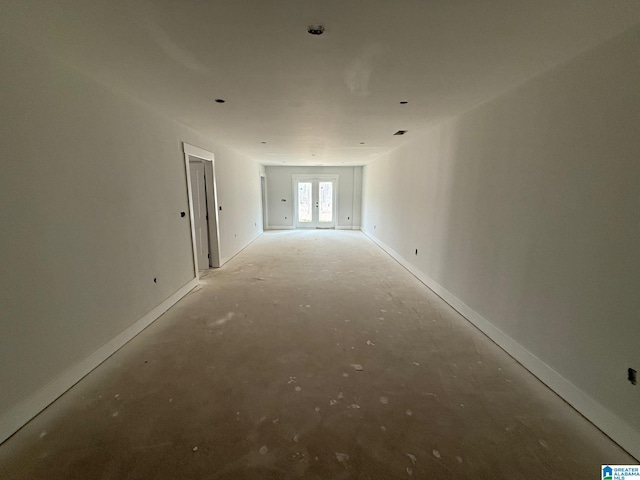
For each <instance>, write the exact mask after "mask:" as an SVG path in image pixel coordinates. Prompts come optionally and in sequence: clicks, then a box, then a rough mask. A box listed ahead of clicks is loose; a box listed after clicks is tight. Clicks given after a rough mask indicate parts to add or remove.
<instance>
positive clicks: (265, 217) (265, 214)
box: [260, 172, 269, 232]
mask: <svg viewBox="0 0 640 480" xmlns="http://www.w3.org/2000/svg"><path fill="white" fill-rule="evenodd" d="M260 195H261V196H262V198H261V201H262V231H263V232H264V231H265V230H269V209H268V208H267V174H266V173H264V172H260Z"/></svg>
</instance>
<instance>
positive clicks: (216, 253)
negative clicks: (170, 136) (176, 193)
mask: <svg viewBox="0 0 640 480" xmlns="http://www.w3.org/2000/svg"><path fill="white" fill-rule="evenodd" d="M182 150H183V152H184V168H185V173H186V176H187V198H188V199H189V221H190V222H191V248H192V250H193V271H194V274H195V277H196V278H199V276H198V258H197V246H196V228H195V221H194V215H193V200H192V198H191V174H190V171H189V157H193V158H195V159H197V160H201V161H203V162H204V170H205V176H206V189H207V213H208V215H209V266H211V267H219V266H220V228H219V221H218V189H217V188H216V176H215V175H216V170H215V158H214V155H213V153H212V152H209V151H207V150H203V149H202V148H199V147H196V146H195V145H190V144H188V143H186V142H182Z"/></svg>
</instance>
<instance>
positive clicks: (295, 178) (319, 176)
mask: <svg viewBox="0 0 640 480" xmlns="http://www.w3.org/2000/svg"><path fill="white" fill-rule="evenodd" d="M339 179H340V176H339V175H338V174H335V173H307V174H302V173H294V174H292V175H291V190H292V193H293V195H292V196H291V197H292V198H293V226H294V228H300V227H298V182H299V181H301V180H310V181H313V180H332V181H333V221H334V223H333V227H328V228H337V226H338V180H339ZM302 228H304V227H302ZM311 228H322V227H318V226H317V225H315V226H313V227H311Z"/></svg>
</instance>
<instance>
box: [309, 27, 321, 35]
mask: <svg viewBox="0 0 640 480" xmlns="http://www.w3.org/2000/svg"><path fill="white" fill-rule="evenodd" d="M307 32H309V33H310V34H311V35H322V34H323V33H324V27H323V26H322V25H309V26H308V27H307Z"/></svg>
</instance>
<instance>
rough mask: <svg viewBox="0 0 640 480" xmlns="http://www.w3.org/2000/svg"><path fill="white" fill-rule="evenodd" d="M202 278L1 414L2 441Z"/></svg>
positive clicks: (189, 284)
mask: <svg viewBox="0 0 640 480" xmlns="http://www.w3.org/2000/svg"><path fill="white" fill-rule="evenodd" d="M197 284H198V280H197V279H196V278H194V279H192V280H190V281H189V283H187V284H186V285H185V286H183V287H182V288H180V289H179V290H178V291H176V292H175V293H174V294H173V295H171V296H170V297H169V298H167V299H166V300H165V301H163V302H162V303H161V304H159V305H158V306H157V307H155V308H154V309H153V310H151V311H150V312H149V313H147V314H146V315H144V316H142V317H141V318H140V319H139V320H137V321H136V322H135V323H134V324H133V325H131V326H130V327H128V328H127V329H126V330H124V331H122V332H121V333H120V334H119V335H117V336H116V337H114V338H113V339H111V340H110V341H109V342H107V343H106V344H104V345H103V346H102V347H100V348H98V349H97V350H96V351H95V352H93V353H92V354H91V355H89V356H88V357H86V358H85V359H84V360H82V361H81V362H79V363H77V364H76V365H74V366H72V367H71V368H68V369H67V370H65V371H64V372H63V373H62V374H61V375H58V376H57V377H56V378H54V379H53V380H52V381H50V382H49V383H48V384H46V385H45V386H44V387H42V388H41V389H40V390H38V391H37V392H35V393H34V394H33V395H31V396H30V397H29V398H28V399H27V400H26V401H24V402H22V403H20V404H19V405H16V406H15V407H13V408H12V409H11V410H9V411H8V412H7V413H6V414H5V415H3V416H2V417H0V444H1V443H3V442H4V441H5V440H7V439H8V438H9V437H11V436H12V435H13V434H14V433H16V432H17V431H18V430H20V428H22V427H23V426H24V425H25V424H26V423H27V422H29V421H30V420H31V419H32V418H33V417H35V416H36V415H38V414H39V413H40V412H41V411H42V410H44V409H45V408H47V407H48V406H49V405H50V404H51V403H53V402H54V401H55V400H56V399H58V397H60V396H61V395H62V394H64V393H65V392H66V391H67V390H69V389H70V388H71V387H73V386H74V385H75V384H76V383H78V382H79V381H80V380H82V378H84V377H85V376H86V375H87V374H89V373H90V372H91V371H92V370H93V369H95V368H96V367H97V366H98V365H100V364H101V363H102V362H104V361H105V360H106V359H107V358H109V357H110V356H111V355H113V354H114V353H115V352H116V351H118V350H119V349H120V348H122V347H123V346H124V345H125V344H126V343H127V342H129V341H130V340H131V339H132V338H134V337H135V336H136V335H138V334H139V333H140V332H142V331H143V330H144V329H145V328H147V327H148V326H149V325H151V324H152V323H153V322H154V321H155V320H157V319H158V318H159V317H160V316H161V315H162V314H163V313H164V312H166V311H167V310H169V309H170V308H171V307H172V306H173V305H175V304H176V303H177V302H178V300H180V299H181V298H182V297H184V296H185V295H186V294H187V293H189V292H190V291H191V290H192V289H193V288H194V287H195V286H196V285H197Z"/></svg>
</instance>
